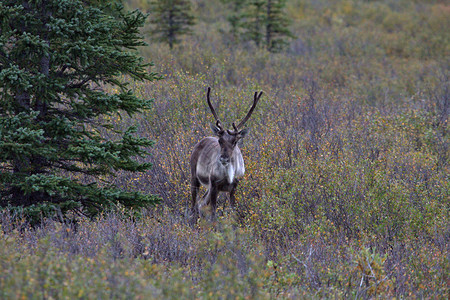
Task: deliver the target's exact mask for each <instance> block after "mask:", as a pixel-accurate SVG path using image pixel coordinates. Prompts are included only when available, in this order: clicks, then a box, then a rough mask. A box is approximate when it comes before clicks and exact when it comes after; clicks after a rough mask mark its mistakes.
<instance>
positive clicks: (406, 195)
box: [0, 0, 450, 299]
mask: <svg viewBox="0 0 450 300" xmlns="http://www.w3.org/2000/svg"><path fill="white" fill-rule="evenodd" d="M130 5H135V6H136V5H141V4H139V2H138V1H135V2H133V1H130ZM287 5H288V10H287V14H288V16H289V17H290V18H292V19H293V20H294V22H293V24H292V32H293V33H294V35H295V36H296V39H294V40H293V41H292V43H291V45H290V47H289V49H287V50H286V51H285V52H282V53H276V54H271V53H268V52H266V51H263V50H259V49H256V47H254V45H252V44H237V43H234V42H233V41H232V38H231V36H230V35H228V34H227V28H228V27H227V26H228V24H227V23H226V18H225V17H224V13H225V12H226V9H225V6H224V4H223V3H222V2H220V1H218V0H217V1H216V0H214V1H200V0H196V1H193V7H194V9H195V15H196V17H197V24H196V25H195V26H194V35H192V36H189V37H185V38H184V39H183V40H182V41H181V43H180V45H178V46H177V47H174V49H173V51H169V49H168V47H167V46H165V45H159V44H154V43H150V45H149V46H148V47H145V48H144V49H141V52H142V54H143V55H144V56H145V57H148V58H149V59H151V60H153V61H154V62H155V66H154V67H153V69H152V71H157V72H159V73H160V74H161V75H162V76H163V78H164V79H163V80H161V81H159V82H156V83H152V84H146V85H143V84H140V83H132V84H134V86H133V88H134V92H135V93H137V94H138V96H140V97H143V98H146V99H150V98H152V99H154V104H153V107H152V109H151V110H150V111H148V112H147V113H146V114H143V115H140V116H138V117H136V118H134V119H129V118H127V117H126V116H125V115H122V116H120V117H119V116H117V117H116V116H114V117H112V118H111V123H112V124H113V125H114V126H118V127H120V126H123V124H124V123H125V124H128V125H129V124H131V123H134V124H137V130H138V132H137V133H138V134H139V135H140V136H144V137H148V138H151V139H152V140H154V141H155V145H154V146H153V147H152V148H149V149H148V151H149V153H151V156H150V157H149V158H148V159H149V161H150V162H152V163H153V167H152V169H151V170H150V171H149V172H148V173H146V174H135V173H125V172H121V173H117V174H116V176H115V178H114V181H115V184H116V185H119V186H122V187H125V188H129V189H138V190H141V191H144V192H148V193H150V194H158V195H160V196H161V198H162V199H163V203H162V204H161V205H160V206H159V207H156V208H152V209H150V210H148V211H143V212H133V213H130V212H125V211H120V210H119V212H115V213H113V212H111V213H107V214H104V215H102V216H100V217H99V218H98V219H96V220H87V219H81V220H79V221H78V222H77V223H60V222H58V221H57V220H43V221H42V224H41V226H39V227H38V228H35V229H32V228H29V227H28V226H27V224H25V223H21V220H20V218H19V219H18V218H17V217H14V216H11V215H9V214H7V213H4V214H3V215H1V218H2V219H1V224H2V225H1V226H2V231H1V236H0V240H1V244H2V247H0V257H1V258H0V267H1V268H2V272H0V293H2V294H0V297H1V298H20V297H25V298H30V297H31V298H33V297H36V298H40V297H43V298H50V297H53V298H64V297H67V298H75V297H78V298H83V297H87V298H104V297H105V298H106V297H110V298H111V297H113V298H148V297H150V298H160V297H164V298H179V297H183V298H224V299H225V298H226V299H228V298H254V299H260V298H276V297H278V298H299V297H304V298H350V297H352V298H365V299H368V298H394V297H396V298H399V297H407V298H409V297H411V298H440V299H445V298H447V297H448V282H449V281H448V280H449V278H448V273H449V270H450V267H449V261H448V257H449V256H448V254H449V253H448V249H449V238H450V233H449V229H450V223H449V211H450V206H449V203H450V202H449V199H450V195H449V191H450V184H449V177H448V176H449V175H448V174H450V172H449V141H448V134H449V133H448V114H449V107H450V104H449V85H448V62H449V61H448V51H449V36H448V33H447V28H449V25H450V24H449V22H450V21H449V20H450V18H449V17H448V16H449V13H450V8H449V6H448V5H447V4H445V3H444V2H442V1H419V0H416V1H406V0H403V1H390V0H379V1H362V0H333V1H331V0H327V1H326V0H318V1H312V2H311V1H309V2H308V1H294V0H293V1H288V4H287ZM208 86H211V87H212V99H213V102H214V105H215V106H216V107H217V108H216V110H217V112H218V113H219V115H220V119H221V120H222V122H223V123H224V124H228V126H229V125H230V124H231V122H233V121H235V120H239V119H240V118H242V117H243V115H244V114H245V112H246V111H247V109H248V106H249V105H250V103H251V101H252V96H253V93H254V92H255V91H259V90H263V91H264V95H263V96H262V99H261V101H260V103H259V104H258V107H257V109H256V110H255V112H254V114H253V115H252V118H251V119H250V120H249V121H248V127H249V128H250V130H251V131H250V134H249V136H248V137H246V139H245V140H244V141H243V145H242V146H241V149H242V152H243V156H244V160H245V163H246V174H245V177H244V178H243V180H242V181H241V184H240V186H239V188H238V192H237V195H236V197H237V208H236V210H235V211H232V210H230V209H229V208H228V205H229V204H228V203H227V201H226V198H225V197H221V198H220V199H219V208H218V209H219V218H218V220H217V222H214V223H208V222H207V221H205V220H200V222H199V224H198V225H197V226H196V227H190V226H188V224H187V219H186V216H187V211H188V209H189V205H190V196H189V195H190V192H189V176H190V174H189V156H190V152H191V150H192V148H193V146H194V145H195V143H196V142H198V141H199V140H200V139H201V138H203V137H205V136H208V135H210V134H211V132H210V129H209V128H210V123H212V122H213V117H212V115H211V113H210V111H209V108H208V106H207V105H206V89H207V87H208ZM105 88H108V87H105ZM111 92H113V91H111Z"/></svg>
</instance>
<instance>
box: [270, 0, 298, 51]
mask: <svg viewBox="0 0 450 300" xmlns="http://www.w3.org/2000/svg"><path fill="white" fill-rule="evenodd" d="M285 6H286V0H267V3H266V24H265V25H266V34H265V38H266V40H265V42H266V47H267V50H269V51H270V52H278V51H280V50H282V49H283V48H285V47H286V46H287V45H288V39H289V38H292V37H293V35H292V33H291V32H290V30H289V29H288V26H289V24H290V23H291V22H290V20H289V19H288V18H287V17H286V14H285V13H284V12H283V10H284V8H285Z"/></svg>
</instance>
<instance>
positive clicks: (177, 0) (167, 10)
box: [150, 0, 194, 49]
mask: <svg viewBox="0 0 450 300" xmlns="http://www.w3.org/2000/svg"><path fill="white" fill-rule="evenodd" d="M150 15H151V17H150V23H152V24H153V27H152V29H151V30H150V33H151V34H152V38H153V40H156V41H159V42H165V43H168V44H169V47H170V49H172V48H173V45H174V44H177V43H179V36H180V35H183V34H190V33H191V29H190V27H191V26H192V25H194V17H193V16H192V15H191V2H190V1H189V0H153V1H151V2H150Z"/></svg>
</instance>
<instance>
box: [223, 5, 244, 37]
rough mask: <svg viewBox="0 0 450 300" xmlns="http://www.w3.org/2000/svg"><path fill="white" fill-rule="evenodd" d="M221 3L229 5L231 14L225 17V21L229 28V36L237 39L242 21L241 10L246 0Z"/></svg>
mask: <svg viewBox="0 0 450 300" xmlns="http://www.w3.org/2000/svg"><path fill="white" fill-rule="evenodd" d="M221 1H222V2H223V3H225V4H228V5H230V6H231V7H230V9H231V13H230V14H229V15H228V16H227V20H228V22H229V23H230V26H231V30H230V32H231V34H232V35H233V37H234V38H235V39H237V38H238V35H239V28H240V27H241V21H242V9H243V8H244V7H245V5H246V3H247V1H248V0H221Z"/></svg>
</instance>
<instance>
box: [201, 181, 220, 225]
mask: <svg viewBox="0 0 450 300" xmlns="http://www.w3.org/2000/svg"><path fill="white" fill-rule="evenodd" d="M218 196H219V189H218V188H217V186H214V185H212V184H211V185H210V188H209V190H208V194H207V195H206V198H205V201H204V202H205V204H207V205H209V206H210V208H211V220H215V219H216V208H217V197H218Z"/></svg>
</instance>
